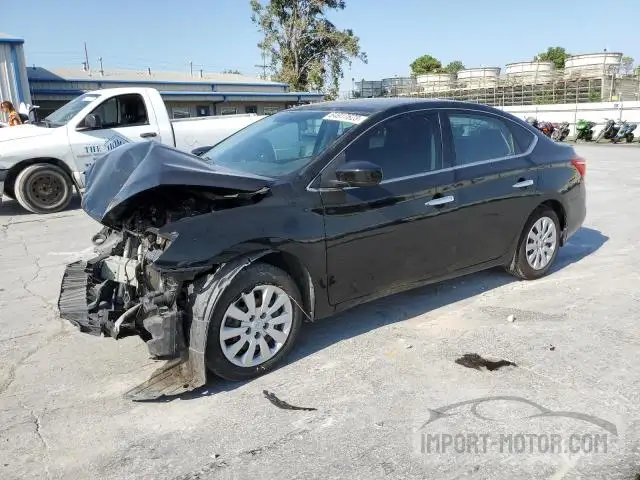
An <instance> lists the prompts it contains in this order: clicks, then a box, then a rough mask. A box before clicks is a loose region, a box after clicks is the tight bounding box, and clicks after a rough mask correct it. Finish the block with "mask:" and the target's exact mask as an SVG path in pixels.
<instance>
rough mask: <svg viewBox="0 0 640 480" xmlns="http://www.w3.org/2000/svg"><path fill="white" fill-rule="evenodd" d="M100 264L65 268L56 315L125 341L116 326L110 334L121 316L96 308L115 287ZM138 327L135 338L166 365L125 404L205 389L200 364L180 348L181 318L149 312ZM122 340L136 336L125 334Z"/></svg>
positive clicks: (83, 328) (84, 329)
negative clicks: (141, 326)
mask: <svg viewBox="0 0 640 480" xmlns="http://www.w3.org/2000/svg"><path fill="white" fill-rule="evenodd" d="M106 259H107V257H96V258H95V259H92V260H89V261H82V260H80V261H77V262H74V263H70V264H69V265H67V267H66V269H65V271H64V275H63V277H62V285H61V288H60V296H59V298H58V310H59V312H60V317H61V318H63V319H65V320H67V321H69V322H70V323H72V324H73V325H75V326H76V327H78V329H79V330H80V331H81V332H83V333H88V334H91V335H98V336H100V335H104V336H109V337H113V338H118V337H119V336H126V335H122V326H120V329H118V328H115V324H116V322H117V320H118V318H119V317H120V315H121V313H122V312H119V311H118V312H116V311H114V310H108V309H101V308H99V307H100V304H101V302H103V301H105V299H106V298H109V297H111V296H113V294H114V292H115V289H116V288H117V287H118V282H116V281H114V280H112V279H110V278H107V279H104V278H103V275H102V272H103V270H104V265H105V260H106ZM107 264H108V261H107ZM142 324H143V326H144V332H146V333H147V335H140V336H141V337H142V338H143V340H145V342H146V344H147V347H148V349H149V353H150V354H151V355H152V356H153V357H155V358H157V359H167V358H170V360H168V361H167V362H165V364H164V365H162V366H161V367H160V368H158V369H157V370H156V371H155V372H153V373H152V374H151V376H150V377H149V379H148V380H147V381H145V382H144V383H142V384H140V385H138V386H136V387H135V388H133V389H131V390H130V391H129V392H127V393H126V394H125V396H126V397H127V398H129V399H131V400H134V401H142V400H154V399H158V398H160V397H165V396H167V397H170V396H175V395H179V394H182V393H185V392H188V391H191V390H194V389H195V388H198V387H201V386H202V385H204V384H205V382H206V375H205V373H204V370H203V368H202V364H203V362H202V359H201V358H196V357H194V356H193V354H192V352H189V350H188V349H187V346H186V344H185V341H184V331H183V328H182V325H183V318H182V313H181V312H178V311H175V310H170V309H167V308H164V307H160V308H154V309H153V310H152V311H149V312H147V313H146V316H145V318H144V319H143V320H142ZM126 334H128V335H134V334H140V332H139V331H137V330H136V329H132V328H129V330H128V331H127V332H126Z"/></svg>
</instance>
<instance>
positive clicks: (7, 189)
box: [4, 185, 16, 200]
mask: <svg viewBox="0 0 640 480" xmlns="http://www.w3.org/2000/svg"><path fill="white" fill-rule="evenodd" d="M4 196H5V197H8V198H10V199H11V200H15V199H16V194H15V193H14V192H13V185H5V186H4Z"/></svg>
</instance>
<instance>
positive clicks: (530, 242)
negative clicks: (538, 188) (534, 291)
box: [507, 207, 560, 280]
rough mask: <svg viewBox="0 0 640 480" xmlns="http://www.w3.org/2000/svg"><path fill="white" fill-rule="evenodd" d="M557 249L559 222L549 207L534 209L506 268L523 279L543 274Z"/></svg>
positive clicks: (551, 263) (550, 263) (550, 264)
mask: <svg viewBox="0 0 640 480" xmlns="http://www.w3.org/2000/svg"><path fill="white" fill-rule="evenodd" d="M559 248H560V221H559V220H558V216H557V215H556V213H555V212H554V211H553V210H552V209H550V208H549V207H540V208H538V209H536V211H535V212H533V214H531V216H530V217H529V220H528V221H527V223H526V225H525V226H524V229H523V231H522V234H521V236H520V241H519V243H518V248H517V250H516V252H515V255H514V257H513V260H512V261H511V265H510V266H509V267H507V271H509V273H511V274H512V275H515V276H516V277H518V278H521V279H523V280H535V279H537V278H540V277H543V276H544V275H545V274H546V273H547V272H548V271H549V269H550V268H551V266H552V265H553V262H554V261H555V259H556V257H557V256H558V249H559Z"/></svg>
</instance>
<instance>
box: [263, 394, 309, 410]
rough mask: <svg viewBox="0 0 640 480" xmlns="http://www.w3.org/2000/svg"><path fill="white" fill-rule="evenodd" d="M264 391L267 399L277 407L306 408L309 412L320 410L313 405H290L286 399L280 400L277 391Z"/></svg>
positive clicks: (284, 408) (288, 408) (287, 408)
mask: <svg viewBox="0 0 640 480" xmlns="http://www.w3.org/2000/svg"><path fill="white" fill-rule="evenodd" d="M262 393H263V394H264V396H265V398H266V399H267V400H269V401H270V402H271V403H273V404H274V405H275V406H276V407H278V408H282V409H283V410H305V411H307V412H312V411H315V410H318V409H317V408H313V407H296V406H294V405H290V404H288V403H287V402H285V401H284V400H280V399H279V398H278V397H276V394H275V393H272V392H269V391H267V390H263V391H262Z"/></svg>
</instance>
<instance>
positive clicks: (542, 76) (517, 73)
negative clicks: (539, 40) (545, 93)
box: [504, 61, 555, 84]
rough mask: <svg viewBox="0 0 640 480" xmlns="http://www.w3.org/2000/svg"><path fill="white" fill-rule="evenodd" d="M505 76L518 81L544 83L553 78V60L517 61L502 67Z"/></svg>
mask: <svg viewBox="0 0 640 480" xmlns="http://www.w3.org/2000/svg"><path fill="white" fill-rule="evenodd" d="M504 73H505V77H506V78H507V79H509V80H513V81H515V82H518V83H525V84H532V83H546V82H549V81H551V80H553V77H554V73H555V65H554V63H553V62H535V61H534V62H517V63H508V64H507V65H505V67H504Z"/></svg>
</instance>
